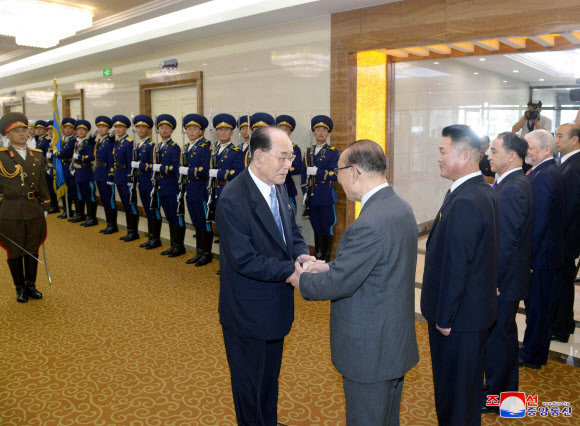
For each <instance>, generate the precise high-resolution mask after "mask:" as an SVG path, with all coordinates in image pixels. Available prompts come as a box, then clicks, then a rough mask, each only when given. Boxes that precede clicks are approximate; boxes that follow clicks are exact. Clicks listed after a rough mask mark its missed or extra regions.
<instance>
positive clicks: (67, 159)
mask: <svg viewBox="0 0 580 426" xmlns="http://www.w3.org/2000/svg"><path fill="white" fill-rule="evenodd" d="M62 162H63V163H70V158H63V159H62Z"/></svg>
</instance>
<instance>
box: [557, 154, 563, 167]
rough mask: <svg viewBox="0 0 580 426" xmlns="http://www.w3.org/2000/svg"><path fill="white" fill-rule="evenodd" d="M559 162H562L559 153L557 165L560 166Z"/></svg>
mask: <svg viewBox="0 0 580 426" xmlns="http://www.w3.org/2000/svg"><path fill="white" fill-rule="evenodd" d="M561 164H562V156H561V155H560V156H559V157H558V167H560V165H561Z"/></svg>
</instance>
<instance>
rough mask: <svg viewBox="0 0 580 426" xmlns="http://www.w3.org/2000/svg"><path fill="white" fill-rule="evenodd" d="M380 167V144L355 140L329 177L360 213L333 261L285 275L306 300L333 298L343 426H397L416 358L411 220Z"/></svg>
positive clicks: (382, 157)
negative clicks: (405, 385) (357, 203)
mask: <svg viewBox="0 0 580 426" xmlns="http://www.w3.org/2000/svg"><path fill="white" fill-rule="evenodd" d="M386 171H387V160H386V158H385V154H384V152H383V149H382V148H381V147H380V146H379V145H378V144H377V143H375V142H373V141H370V140H360V141H356V142H354V143H353V144H351V145H350V146H349V147H348V148H347V149H346V150H345V151H344V152H343V153H342V155H341V156H340V158H339V160H338V168H337V169H336V176H337V179H338V182H339V183H340V184H341V186H342V188H343V189H344V192H345V193H346V196H347V198H348V199H349V200H351V201H360V202H361V213H360V215H359V217H358V219H357V220H355V221H354V223H353V224H352V225H351V226H349V227H348V229H347V230H346V231H345V233H344V236H343V238H342V240H341V242H340V244H339V245H338V250H337V256H336V260H334V261H333V262H332V263H330V264H327V263H317V264H315V265H313V266H311V267H309V268H308V272H306V273H303V274H302V272H303V270H302V268H301V266H300V264H296V273H295V274H294V275H293V276H292V277H291V278H290V280H289V282H291V283H292V285H294V286H295V287H296V288H297V289H299V290H300V292H301V293H302V297H303V298H304V299H305V300H331V301H332V302H331V305H330V306H331V307H330V346H331V355H332V362H333V364H334V366H335V367H336V369H337V370H338V371H339V373H340V374H342V383H343V387H344V395H345V402H346V424H347V425H348V426H355V425H365V426H366V425H398V424H399V408H400V405H401V395H402V393H403V383H404V375H405V373H406V372H407V371H409V370H410V369H411V368H413V366H414V365H416V364H417V362H418V361H419V352H418V349H417V339H416V337H415V267H416V263H417V238H418V235H417V222H416V220H415V215H414V214H413V210H412V209H411V206H409V204H407V203H406V202H405V200H403V199H402V198H400V197H399V196H398V195H397V194H396V193H395V191H394V190H393V187H392V186H389V184H388V182H387V180H386V179H385V174H386ZM377 229H380V230H381V232H377ZM310 271H317V272H322V273H315V274H312V273H309V272H310Z"/></svg>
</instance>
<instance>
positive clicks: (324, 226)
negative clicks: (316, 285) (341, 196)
mask: <svg viewBox="0 0 580 426" xmlns="http://www.w3.org/2000/svg"><path fill="white" fill-rule="evenodd" d="M310 126H311V130H312V131H313V132H314V130H315V129H316V128H317V127H319V126H322V127H324V128H326V129H327V130H328V131H329V132H332V127H333V123H332V120H331V119H330V117H327V116H326V115H317V116H316V117H313V118H312V120H311V123H310ZM312 150H314V164H310V152H311V151H312ZM339 157H340V152H339V151H338V149H336V148H335V147H333V146H330V145H328V144H326V143H325V144H324V145H317V146H316V148H315V147H313V146H309V147H308V148H307V149H306V151H305V153H304V165H303V167H302V192H303V194H305V195H306V194H307V192H308V180H309V179H308V177H307V168H308V167H316V168H317V171H316V176H314V185H313V188H312V198H311V199H310V223H311V225H312V229H313V230H314V241H315V243H314V244H315V252H316V257H317V258H319V259H320V258H322V259H324V260H326V261H330V253H331V251H332V236H333V230H332V228H333V227H334V224H335V223H336V210H335V205H336V202H337V201H338V198H337V196H336V191H335V190H334V187H333V186H332V182H336V172H335V169H336V168H338V158H339Z"/></svg>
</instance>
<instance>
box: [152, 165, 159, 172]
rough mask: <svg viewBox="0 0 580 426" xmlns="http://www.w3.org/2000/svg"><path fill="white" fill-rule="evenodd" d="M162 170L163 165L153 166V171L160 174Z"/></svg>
mask: <svg viewBox="0 0 580 426" xmlns="http://www.w3.org/2000/svg"><path fill="white" fill-rule="evenodd" d="M160 170H161V164H153V171H154V172H158V171H160Z"/></svg>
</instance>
